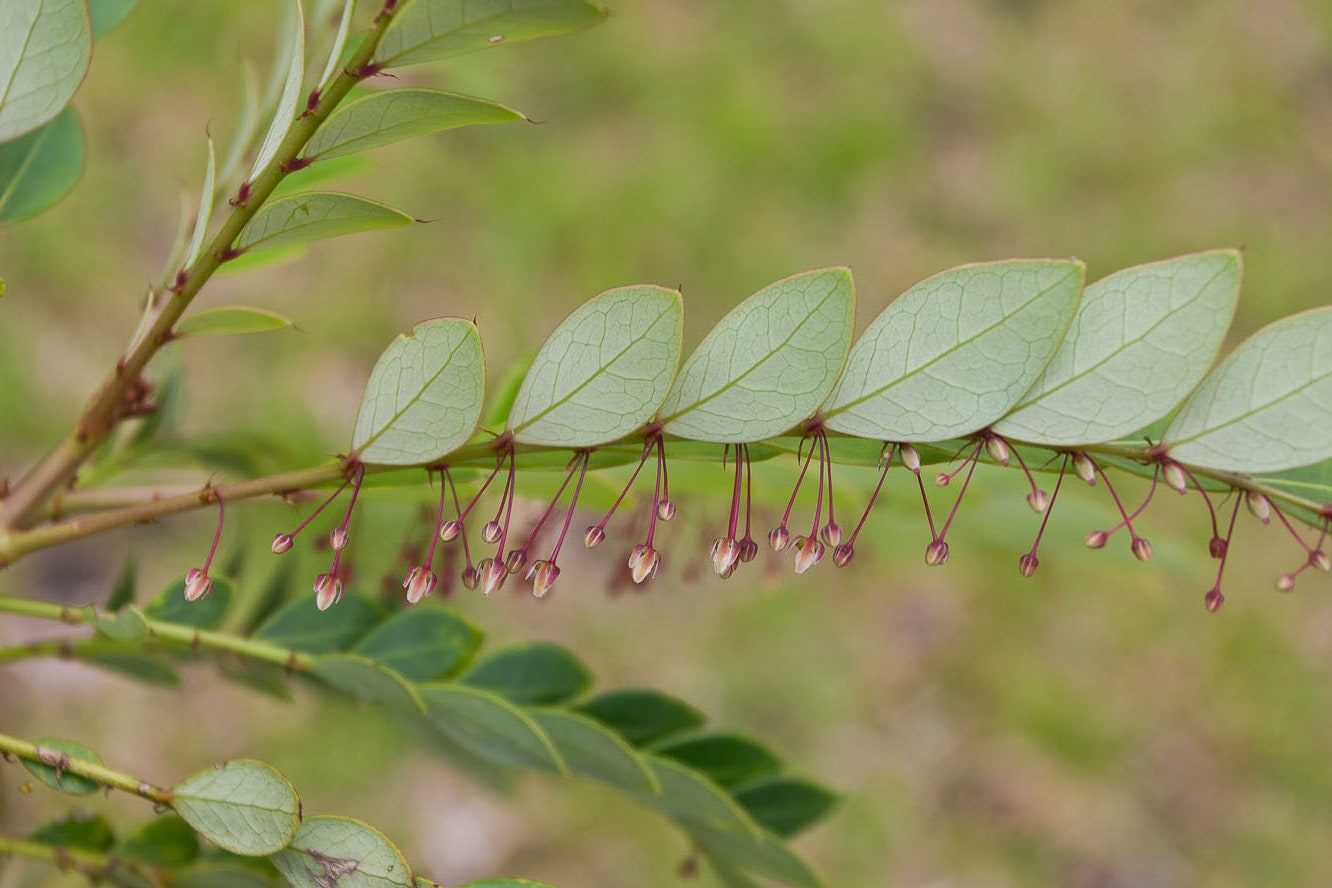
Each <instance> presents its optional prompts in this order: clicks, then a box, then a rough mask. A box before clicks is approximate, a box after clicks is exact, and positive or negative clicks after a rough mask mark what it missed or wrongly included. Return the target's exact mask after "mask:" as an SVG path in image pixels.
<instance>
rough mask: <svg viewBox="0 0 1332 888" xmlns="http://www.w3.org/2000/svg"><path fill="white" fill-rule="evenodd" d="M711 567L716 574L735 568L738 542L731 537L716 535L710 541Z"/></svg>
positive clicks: (725, 572) (719, 574) (720, 574)
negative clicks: (716, 536) (715, 537)
mask: <svg viewBox="0 0 1332 888" xmlns="http://www.w3.org/2000/svg"><path fill="white" fill-rule="evenodd" d="M711 554H712V569H713V571H715V572H716V574H717V576H719V577H720V576H723V575H725V574H727V573H728V572H730V571H733V570H735V565H736V562H738V561H739V560H740V544H739V543H738V542H736V541H735V540H734V539H732V538H731V537H718V538H717V539H715V540H713V541H712V553H711Z"/></svg>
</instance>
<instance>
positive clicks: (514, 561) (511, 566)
mask: <svg viewBox="0 0 1332 888" xmlns="http://www.w3.org/2000/svg"><path fill="white" fill-rule="evenodd" d="M526 564H527V552H526V550H523V549H513V550H511V551H510V552H509V557H508V558H506V559H504V566H505V567H506V568H507V569H508V571H509V573H511V574H516V573H518V571H520V570H522V569H523V567H524V565H526Z"/></svg>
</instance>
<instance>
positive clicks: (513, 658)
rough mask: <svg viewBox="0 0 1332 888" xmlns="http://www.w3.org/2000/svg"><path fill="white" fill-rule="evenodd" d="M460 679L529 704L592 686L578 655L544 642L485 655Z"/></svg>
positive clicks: (551, 701)
mask: <svg viewBox="0 0 1332 888" xmlns="http://www.w3.org/2000/svg"><path fill="white" fill-rule="evenodd" d="M459 681H461V682H462V683H463V684H465V685H468V686H470V687H474V688H480V689H482V690H485V691H494V692H495V693H497V694H499V695H501V696H503V697H506V698H507V699H509V700H511V701H513V702H514V703H519V704H523V705H529V706H532V705H550V704H554V703H563V702H564V701H565V700H569V699H571V698H573V697H577V696H578V695H579V694H581V693H583V692H584V691H586V690H587V689H588V688H589V687H591V686H592V676H591V675H590V674H589V673H588V671H587V667H586V666H584V665H583V664H582V662H581V661H580V660H579V659H578V658H577V657H575V656H574V655H573V654H571V653H570V652H569V651H567V650H565V649H564V648H562V647H560V646H559V645H556V644H548V643H544V642H530V643H527V644H516V645H512V646H510V647H506V648H503V649H501V650H498V651H494V652H492V653H490V654H487V655H486V656H485V657H482V658H481V659H480V660H479V661H477V662H476V663H474V664H473V665H472V666H471V668H469V669H468V670H467V671H466V672H464V673H463V674H462V676H461V678H459Z"/></svg>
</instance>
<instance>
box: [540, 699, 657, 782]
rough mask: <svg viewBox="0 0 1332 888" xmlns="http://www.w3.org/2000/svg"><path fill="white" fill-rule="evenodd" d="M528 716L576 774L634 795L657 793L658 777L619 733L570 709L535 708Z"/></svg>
mask: <svg viewBox="0 0 1332 888" xmlns="http://www.w3.org/2000/svg"><path fill="white" fill-rule="evenodd" d="M529 714H530V715H531V716H532V718H533V719H535V720H536V723H537V724H538V725H539V726H540V727H541V729H542V730H543V731H545V732H546V734H547V736H549V737H550V739H551V742H552V743H554V744H555V749H556V750H557V751H558V752H559V754H560V758H562V759H563V760H564V763H565V765H566V766H568V768H569V770H570V771H571V772H573V773H574V774H582V775H583V776H585V777H592V778H593V779H596V780H601V781H603V782H605V783H609V784H611V785H612V786H618V787H620V788H621V789H627V790H629V791H631V792H641V793H655V792H657V790H658V786H657V782H656V781H657V778H656V775H655V774H653V773H652V771H651V770H650V769H649V768H648V767H647V765H646V764H645V763H644V762H643V759H642V757H640V756H639V755H638V753H636V752H634V750H633V747H631V746H630V745H629V744H628V743H626V742H625V741H624V740H623V739H622V738H621V737H620V735H619V734H616V733H615V732H614V731H612V730H610V729H609V728H606V727H604V726H602V725H601V724H599V723H597V722H595V721H593V720H592V719H590V718H588V717H586V716H583V715H579V714H577V713H575V712H570V711H569V710H567V709H533V710H530V712H529Z"/></svg>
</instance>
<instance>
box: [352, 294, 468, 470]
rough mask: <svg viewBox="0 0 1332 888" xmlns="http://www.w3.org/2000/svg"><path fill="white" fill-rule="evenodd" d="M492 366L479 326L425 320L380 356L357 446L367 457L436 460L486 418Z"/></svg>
mask: <svg viewBox="0 0 1332 888" xmlns="http://www.w3.org/2000/svg"><path fill="white" fill-rule="evenodd" d="M485 372H486V365H485V359H484V357H482V354H481V337H480V336H479V335H477V332H476V325H475V324H473V323H472V322H471V321H465V320H462V319H461V318H436V319H435V320H432V321H426V322H424V323H421V324H417V325H416V328H415V329H414V330H413V331H412V335H411V336H410V337H408V336H399V337H398V338H397V339H395V340H394V341H393V343H392V344H391V345H389V347H388V348H387V349H385V350H384V353H383V354H382V355H380V357H379V361H378V362H376V364H375V368H374V370H373V371H371V373H370V381H369V382H367V383H366V386H365V394H364V395H363V396H362V398H361V406H360V409H359V410H358V411H357V414H356V428H355V431H354V432H353V433H352V450H353V451H354V452H355V453H356V455H357V456H358V457H359V458H360V459H362V460H363V461H365V462H367V463H378V464H381V465H396V466H403V465H418V464H422V463H429V462H433V461H434V460H437V459H440V458H441V457H443V456H445V455H447V454H449V453H451V452H452V451H454V450H456V449H457V448H458V447H461V446H462V445H463V444H464V443H466V441H467V439H468V438H470V437H471V436H472V432H473V430H474V429H475V428H476V423H477V420H478V419H480V417H481V405H482V402H483V400H484V399H485V387H486V376H485Z"/></svg>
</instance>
